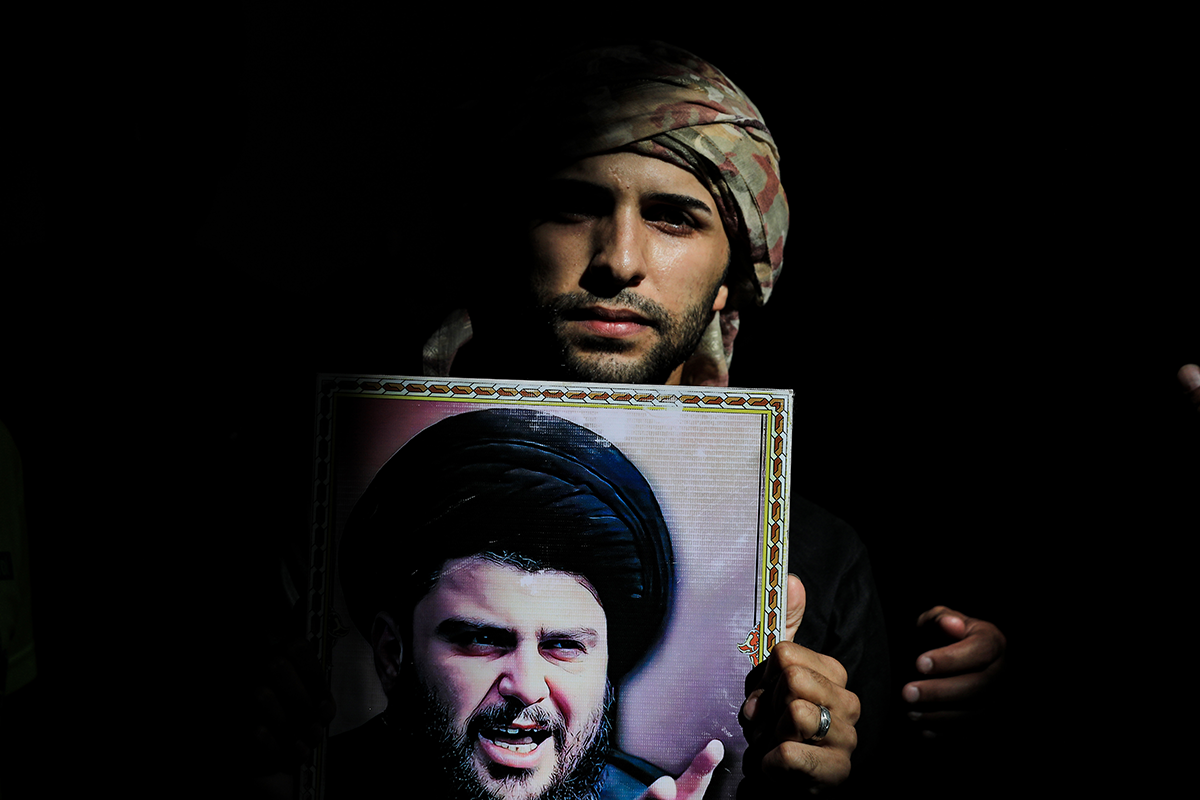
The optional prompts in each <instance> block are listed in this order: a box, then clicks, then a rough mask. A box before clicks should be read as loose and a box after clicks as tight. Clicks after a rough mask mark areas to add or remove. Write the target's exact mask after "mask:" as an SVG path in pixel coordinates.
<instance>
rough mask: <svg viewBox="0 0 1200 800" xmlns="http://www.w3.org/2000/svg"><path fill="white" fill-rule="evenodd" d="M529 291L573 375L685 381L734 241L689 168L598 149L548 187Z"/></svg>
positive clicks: (722, 294)
mask: <svg viewBox="0 0 1200 800" xmlns="http://www.w3.org/2000/svg"><path fill="white" fill-rule="evenodd" d="M530 236H531V243H532V251H533V276H532V279H533V292H534V298H535V300H536V302H537V303H538V305H539V307H540V308H541V309H542V310H543V311H544V313H546V315H547V317H548V322H549V324H550V325H551V327H552V330H553V335H554V337H555V339H556V340H557V343H558V345H559V347H560V348H561V350H562V355H563V358H564V360H565V364H566V366H567V369H568V371H569V373H570V374H571V375H572V376H573V377H578V378H583V379H586V380H603V381H612V382H620V383H677V382H678V381H679V376H680V373H681V372H682V365H683V362H684V361H686V360H687V358H688V357H689V356H691V354H692V353H693V352H694V351H695V349H696V346H697V345H698V344H699V342H700V338H701V335H702V334H703V332H704V329H705V328H706V327H707V326H708V324H709V322H710V321H711V320H712V316H713V313H714V312H716V311H720V310H721V309H723V308H724V307H725V301H726V298H727V296H728V289H727V287H726V286H725V285H724V280H725V272H726V270H727V268H728V265H729V240H728V237H727V236H726V235H725V229H724V227H723V226H722V224H721V218H720V215H719V212H718V210H717V204H716V201H714V200H713V197H712V195H711V194H710V193H709V191H708V190H707V189H705V188H704V186H703V185H702V184H701V183H700V182H699V181H698V180H697V179H696V178H695V176H693V175H692V174H691V173H689V172H687V171H686V170H683V169H680V168H679V167H676V166H674V165H672V164H669V163H667V162H665V161H661V160H659V159H656V158H650V157H648V156H641V155H637V154H635V153H610V154H606V155H599V156H591V157H588V158H584V159H582V160H580V161H577V162H575V163H574V164H572V165H571V166H569V167H567V168H565V169H563V170H560V171H559V172H557V173H555V174H554V175H553V176H552V177H551V179H550V180H549V181H548V182H547V184H546V185H545V187H543V188H542V189H541V193H540V195H539V196H538V200H537V205H536V207H535V209H534V219H533V224H532V228H531V233H530Z"/></svg>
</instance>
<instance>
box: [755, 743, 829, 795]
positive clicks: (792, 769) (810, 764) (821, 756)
mask: <svg viewBox="0 0 1200 800" xmlns="http://www.w3.org/2000/svg"><path fill="white" fill-rule="evenodd" d="M762 772H763V774H764V775H767V776H772V777H774V778H776V779H778V778H783V777H785V776H788V775H791V776H792V780H791V781H788V783H789V784H790V783H792V782H793V781H796V780H799V779H800V776H801V775H805V776H807V777H808V778H809V779H811V780H812V781H813V782H814V783H815V784H816V785H817V786H821V785H828V786H835V785H837V784H839V783H841V782H842V781H844V780H846V778H847V777H849V776H850V753H848V752H846V751H845V750H840V749H837V748H832V747H820V746H817V745H810V744H801V743H799V742H783V743H782V744H780V745H779V746H778V747H776V748H775V749H773V750H771V751H770V752H769V753H767V754H766V755H765V756H763V759H762Z"/></svg>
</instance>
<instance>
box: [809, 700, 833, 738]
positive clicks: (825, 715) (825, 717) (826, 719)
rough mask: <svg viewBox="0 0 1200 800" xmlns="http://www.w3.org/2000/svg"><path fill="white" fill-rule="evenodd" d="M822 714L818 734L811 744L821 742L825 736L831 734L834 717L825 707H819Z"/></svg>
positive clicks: (815, 734)
mask: <svg viewBox="0 0 1200 800" xmlns="http://www.w3.org/2000/svg"><path fill="white" fill-rule="evenodd" d="M817 709H818V710H819V711H820V712H821V721H820V722H819V723H818V724H817V732H816V733H814V734H813V735H812V738H810V739H809V741H810V742H819V741H821V740H822V739H824V738H825V734H827V733H829V726H830V725H832V724H833V715H832V714H830V713H829V709H828V708H826V707H825V706H817Z"/></svg>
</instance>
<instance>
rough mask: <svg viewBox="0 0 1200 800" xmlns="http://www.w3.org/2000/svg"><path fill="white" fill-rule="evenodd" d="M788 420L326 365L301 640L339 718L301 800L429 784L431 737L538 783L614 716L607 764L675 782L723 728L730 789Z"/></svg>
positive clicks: (768, 603) (783, 498) (728, 392)
mask: <svg viewBox="0 0 1200 800" xmlns="http://www.w3.org/2000/svg"><path fill="white" fill-rule="evenodd" d="M463 415H470V416H463ZM460 417H461V419H459V418H460ZM791 418H792V396H791V392H788V391H773V390H744V389H715V388H714V389H709V388H704V387H701V388H697V387H647V386H623V385H591V384H589V385H578V384H562V383H559V384H547V383H539V382H529V381H523V382H511V381H473V380H471V381H468V380H455V379H428V378H408V377H387V376H377V375H322V376H320V377H319V379H318V387H317V430H316V458H315V467H314V506H313V519H312V566H311V570H312V572H311V587H312V588H311V596H310V598H309V605H308V609H309V629H310V634H311V635H312V636H313V637H314V638H315V639H317V640H318V641H319V642H320V643H321V659H322V664H323V666H324V668H325V670H326V673H327V675H328V678H329V682H330V687H331V689H332V691H333V694H334V698H335V700H336V702H337V708H338V713H337V716H336V718H335V720H334V722H333V724H332V725H331V727H330V730H329V732H328V736H327V738H326V739H325V742H324V743H323V744H322V746H321V747H319V748H318V749H317V752H316V753H315V754H314V756H313V758H312V759H311V760H310V761H309V762H308V763H306V765H305V767H304V769H303V770H302V776H301V787H300V796H301V797H303V798H313V799H314V800H317V799H319V798H331V797H338V796H339V788H338V787H347V786H365V785H370V784H371V782H372V781H373V780H376V779H378V780H391V781H392V782H393V784H395V783H403V781H404V780H408V779H410V778H408V777H406V776H409V775H411V780H414V781H421V782H422V785H425V784H424V781H425V780H429V781H432V782H436V781H437V780H439V778H437V777H436V776H437V775H438V774H439V773H438V770H439V769H441V768H440V767H438V766H437V764H436V763H433V762H431V761H429V759H436V758H439V757H442V756H440V755H439V754H440V753H442V752H443V751H445V750H446V749H447V746H442V745H437V744H432V743H434V742H436V741H440V739H439V737H441V739H445V740H447V741H451V740H453V741H455V742H456V745H455V746H456V747H457V748H458V749H457V751H456V752H458V756H457V757H460V758H462V759H463V760H465V761H467V762H471V763H472V764H474V765H475V767H474V768H475V771H480V770H484V771H486V770H488V769H490V770H491V773H492V778H495V779H496V780H499V779H500V778H502V777H504V776H508V777H509V778H512V779H514V780H515V779H524V778H522V776H525V775H532V774H535V773H538V771H539V770H541V769H542V768H543V767H544V766H545V764H544V763H543V762H544V761H545V760H546V758H547V757H548V758H550V759H552V760H553V759H559V760H562V759H565V758H567V755H568V754H574V753H575V751H576V750H582V749H585V748H584V745H589V747H590V750H592V751H595V750H597V749H598V748H601V747H602V745H600V744H597V740H598V738H599V735H598V734H597V733H596V731H597V730H598V729H599V726H600V724H601V723H600V722H598V721H597V720H598V719H601V718H603V720H604V723H603V724H604V727H605V738H606V739H607V741H608V745H607V746H605V747H604V749H605V750H607V751H608V752H609V756H608V757H607V761H606V762H605V763H606V764H607V763H612V764H614V765H615V766H614V767H604V768H603V772H602V773H597V774H602V775H604V776H605V778H606V779H610V780H612V781H619V780H625V778H624V777H621V776H620V775H617V773H616V772H613V770H614V769H616V770H618V772H621V771H623V772H624V773H628V774H630V775H633V776H635V779H636V778H641V779H643V780H649V777H652V776H653V775H655V774H662V772H665V773H667V774H670V775H674V776H677V775H679V774H680V773H681V772H683V771H684V770H685V769H686V768H687V767H688V765H689V764H690V763H691V761H692V759H693V758H694V757H695V756H696V754H697V753H698V752H699V751H700V750H702V749H703V748H704V747H705V745H706V743H708V742H710V741H711V740H713V739H718V740H720V741H721V742H722V744H723V745H724V749H725V755H724V758H723V760H722V762H721V764H720V765H719V766H718V768H717V770H716V773H715V774H714V778H713V782H712V784H711V786H710V788H709V791H708V794H707V795H706V797H710V798H733V797H734V793H735V791H736V788H737V783H738V781H739V780H740V778H741V755H742V752H743V751H744V749H745V742H744V740H743V738H742V734H741V728H740V726H739V725H738V721H737V714H738V709H739V708H740V706H741V703H742V700H743V681H744V678H745V675H746V673H747V672H748V671H749V670H750V669H751V668H752V667H753V665H754V664H756V663H758V662H759V661H761V660H762V659H764V658H765V657H766V655H767V653H769V651H770V648H771V647H772V646H773V645H774V644H775V642H776V641H777V639H778V637H779V636H780V635H781V633H782V628H783V623H784V619H783V609H784V608H785V607H786V598H785V597H784V591H785V588H786V578H787V519H788V507H787V506H788V485H789V479H788V472H789V465H790V459H791ZM385 465H386V468H385ZM589 573H590V574H589ZM563 575H567V576H571V580H569V581H566V582H565V584H564V583H563V582H561V581H560V583H559V584H553V585H552V583H553V582H551V583H550V584H546V585H542V584H540V583H538V581H540V580H541V579H542V578H546V579H547V580H548V579H550V578H555V577H561V576H563ZM538 576H540V577H538ZM580 576H581V577H580ZM510 579H511V581H513V583H512V587H513V588H512V592H510V591H509V589H508V588H505V587H508V586H509V584H508V583H504V582H505V581H509V580H510ZM472 581H475V583H472ZM489 581H491V582H489ZM497 581H499V583H497ZM498 586H500V587H501V588H497V587H498ZM555 586H558V587H559V588H558V589H555V588H554V587H555ZM580 587H583V589H586V593H584V594H582V595H580V593H579V588H580ZM559 590H561V591H564V592H565V593H566V594H565V595H564V596H563V597H562V599H561V600H559V599H557V598H555V597H550V599H547V596H548V594H549V593H551V592H552V591H559ZM581 598H582V599H581ZM443 601H445V602H443ZM456 604H459V605H456ZM463 604H465V610H463V611H461V613H459V612H458V611H455V609H456V608H458V607H459V606H460V605H463ZM528 654H532V655H528ZM601 659H603V660H601ZM414 676H415V677H414ZM422 676H423V677H422ZM415 695H421V696H422V697H424V698H426V699H425V700H421V701H417V700H415V699H413V696H415ZM430 697H433V698H435V700H433V701H431V700H429V699H428V698H430ZM501 704H508V707H509V708H518V707H520V705H521V704H532V705H538V706H544V707H547V708H548V709H549V711H548V713H547V714H545V715H543V716H537V715H535V714H532V712H530V713H524V712H522V713H521V714H519V715H517V716H515V717H514V716H513V715H512V714H513V713H514V712H510V714H509V717H508V718H503V714H502V713H501V711H496V714H498V715H499V716H496V717H487V718H486V719H485V718H483V716H484V715H482V714H481V713H480V712H481V710H483V709H490V708H492V707H498V706H499V705H501ZM431 705H432V707H434V708H436V709H440V712H439V713H434V711H432V710H431ZM389 707H390V710H389V711H387V712H386V713H385V709H389ZM593 707H594V708H593ZM588 709H592V710H591V711H588ZM431 718H436V719H437V720H441V721H440V722H438V721H435V720H434V719H431ZM497 720H502V721H497ZM397 737H398V738H397ZM456 737H457V738H456ZM406 743H408V744H406ZM572 743H577V744H578V746H577V747H574V748H573V747H572ZM409 744H411V746H412V747H413V748H416V750H411V749H409V746H408V745H409ZM422 747H425V748H427V749H428V750H429V751H430V755H429V759H426V758H424V757H422V761H423V762H424V763H420V764H416V765H414V764H411V762H410V761H409V759H410V758H411V756H412V754H413V753H414V752H419V751H420V750H421V748H422ZM391 749H400V750H403V751H404V754H403V755H402V754H401V753H400V752H397V753H396V755H395V758H391V757H389V752H390V750H391ZM560 750H561V752H560ZM572 757H573V756H572ZM589 757H591V758H593V759H595V758H596V756H595V754H594V753H593V754H592V755H591V756H589ZM599 757H600V758H604V755H603V753H601V754H600V756H599ZM447 758H449V757H448V756H447ZM580 760H581V761H583V760H585V759H583V757H582V756H581V757H580ZM399 763H409V764H410V768H411V771H410V772H403V771H400V770H397V769H396V767H395V766H391V767H389V766H388V765H389V764H393V765H395V764H399ZM571 763H574V762H571ZM561 766H562V765H561V764H559V767H560V769H561ZM464 769H466V770H467V771H468V772H470V771H471V769H472V768H471V767H470V766H469V765H468V766H466V767H464ZM580 769H581V771H582V767H581V768H580ZM595 769H601V767H596V768H595ZM656 769H657V770H659V772H655V770H656ZM373 771H379V772H381V773H387V772H389V771H390V773H391V776H390V778H385V777H383V776H382V775H380V776H375V777H372V776H371V775H370V774H369V773H371V772H373ZM593 772H595V770H593ZM496 776H500V777H496ZM513 776H516V777H513ZM647 776H649V777H647ZM492 778H489V777H488V776H484V777H483V778H482V779H483V780H485V781H487V780H491V779H492ZM489 785H490V784H489ZM414 788H415V786H414ZM631 796H635V797H636V794H634V795H631Z"/></svg>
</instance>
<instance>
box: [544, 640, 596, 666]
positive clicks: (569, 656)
mask: <svg viewBox="0 0 1200 800" xmlns="http://www.w3.org/2000/svg"><path fill="white" fill-rule="evenodd" d="M542 652H544V653H546V654H547V655H549V656H550V657H552V658H557V659H559V660H562V661H574V660H575V659H577V658H582V657H583V656H586V655H587V648H586V647H584V645H583V644H582V643H581V642H577V641H574V640H571V639H551V640H550V641H546V642H542Z"/></svg>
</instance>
